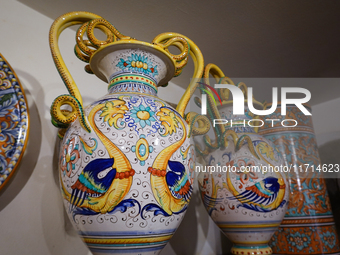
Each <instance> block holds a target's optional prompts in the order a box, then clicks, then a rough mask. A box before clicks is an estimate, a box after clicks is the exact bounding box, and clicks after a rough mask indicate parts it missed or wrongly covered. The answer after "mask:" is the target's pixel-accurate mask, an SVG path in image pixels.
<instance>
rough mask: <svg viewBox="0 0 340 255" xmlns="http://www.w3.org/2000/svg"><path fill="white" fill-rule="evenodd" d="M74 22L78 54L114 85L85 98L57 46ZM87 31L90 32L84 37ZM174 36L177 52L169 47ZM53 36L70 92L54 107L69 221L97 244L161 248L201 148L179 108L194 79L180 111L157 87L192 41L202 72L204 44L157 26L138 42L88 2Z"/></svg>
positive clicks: (145, 250) (116, 249)
mask: <svg viewBox="0 0 340 255" xmlns="http://www.w3.org/2000/svg"><path fill="white" fill-rule="evenodd" d="M84 21H86V22H85V23H84V24H82V23H81V22H84ZM76 23H80V24H82V25H81V27H80V28H79V30H78V32H77V45H76V47H75V51H76V54H77V56H78V58H80V59H81V60H83V61H84V62H89V65H87V66H86V70H87V71H88V72H93V73H95V74H96V75H97V76H98V77H99V78H100V79H102V80H104V81H106V82H108V90H109V93H108V94H107V95H106V96H104V97H102V98H100V99H98V100H96V101H95V102H93V103H92V104H90V105H89V106H87V107H83V105H82V100H81V96H80V93H79V91H78V89H77V86H76V85H75V84H74V82H73V79H72V77H71V76H70V74H69V73H68V71H67V69H66V67H65V65H64V63H63V60H62V58H61V56H60V53H59V49H58V47H57V40H58V36H59V34H60V32H61V31H62V29H64V28H66V27H67V26H68V25H73V24H76ZM95 27H97V28H99V29H101V30H102V31H104V32H105V33H106V35H107V37H108V39H107V41H99V40H97V39H96V38H95V37H94V36H93V29H94V28H95ZM84 31H86V33H87V37H88V38H89V40H90V41H86V40H84V39H83V35H84V33H85V32H84ZM173 44H174V45H175V46H176V47H179V48H180V50H181V54H179V55H173V54H171V53H169V51H168V47H169V46H171V45H173ZM50 45H51V49H52V56H53V58H54V61H55V63H56V66H57V69H58V71H59V73H60V74H61V76H62V78H63V80H64V82H65V84H66V86H67V88H68V90H69V92H70V94H69V95H61V96H59V97H57V98H56V99H55V101H54V102H53V104H52V107H51V115H52V123H53V124H54V125H56V126H57V127H60V128H63V129H62V131H61V132H59V136H60V137H63V141H62V144H61V148H60V155H59V175H60V186H61V191H62V195H63V198H64V205H65V208H66V211H67V214H68V216H69V218H70V220H71V222H72V224H73V225H74V227H75V228H76V229H77V230H78V233H79V235H80V236H81V237H82V239H83V240H84V242H85V243H86V244H87V245H88V247H89V248H90V250H91V251H92V253H93V254H96V255H98V254H140V255H142V254H143V255H147V254H158V253H159V252H160V251H161V249H162V248H163V247H164V246H165V245H166V243H167V242H168V241H169V239H170V238H171V236H172V235H173V234H174V232H175V230H176V229H177V227H178V226H179V224H180V222H181V220H182V218H183V216H184V214H185V212H186V209H187V207H188V203H189V201H190V198H191V195H192V189H193V179H194V171H193V169H194V161H195V155H194V147H193V146H192V143H191V138H190V135H191V131H192V130H191V129H190V126H189V125H188V123H187V122H186V120H185V119H184V118H183V116H184V110H185V108H186V104H187V101H188V100H189V98H190V96H191V93H192V92H191V91H190V89H192V88H189V89H188V90H187V92H186V93H185V94H184V95H183V97H182V100H181V101H180V103H179V107H178V111H176V110H175V109H174V108H172V107H171V106H170V105H169V104H167V103H166V102H164V101H163V100H161V99H160V98H158V97H157V90H158V86H164V85H167V83H168V81H169V80H170V79H171V78H172V77H173V76H175V75H179V74H180V73H181V70H182V68H183V67H184V66H185V64H186V61H187V56H188V53H189V48H191V49H192V54H193V55H194V56H195V63H196V64H197V62H196V60H199V61H201V62H202V63H198V66H197V68H196V71H197V72H198V74H197V75H199V76H200V75H201V71H200V70H203V67H201V66H202V65H203V60H202V57H201V54H200V52H199V50H198V48H197V47H196V46H195V44H194V43H193V42H192V41H190V39H188V38H186V39H184V37H183V36H180V35H178V34H174V33H171V34H161V35H159V36H158V37H156V38H155V39H154V41H153V43H152V44H150V43H146V42H140V41H137V40H136V39H133V38H130V37H127V36H124V35H122V34H121V33H119V32H118V31H117V30H116V29H115V28H114V27H113V26H112V25H111V24H110V23H108V22H107V21H106V20H104V19H102V18H101V17H99V16H97V15H95V14H91V13H86V12H79V13H69V14H65V15H63V16H61V17H60V18H58V19H57V20H56V21H55V22H54V24H53V25H52V28H51V33H50ZM189 45H190V47H189ZM88 46H90V47H88ZM94 46H95V47H94ZM93 47H94V48H96V49H95V50H94V49H93ZM64 105H68V106H71V108H72V111H70V110H67V109H64V108H62V106H64ZM195 118H196V119H198V116H196V117H195ZM188 122H189V123H190V121H189V120H188ZM190 125H191V124H190ZM191 127H192V125H191Z"/></svg>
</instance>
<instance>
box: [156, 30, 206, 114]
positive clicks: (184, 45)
mask: <svg viewBox="0 0 340 255" xmlns="http://www.w3.org/2000/svg"><path fill="white" fill-rule="evenodd" d="M183 40H184V41H183ZM152 42H153V43H154V44H157V45H159V46H161V47H163V48H165V49H166V50H167V48H168V47H169V46H171V45H172V46H175V47H177V48H178V49H180V50H181V53H180V54H179V55H173V56H176V57H178V59H175V60H176V73H175V76H178V75H179V74H180V73H181V72H182V69H183V67H184V66H185V64H186V63H187V61H188V56H187V55H188V52H189V54H190V56H191V58H192V60H193V62H194V65H195V71H194V75H193V79H191V82H190V84H189V86H188V88H187V89H186V91H185V92H184V94H183V96H182V98H181V99H180V101H179V103H178V105H177V108H176V110H177V111H178V113H179V114H180V115H181V116H182V117H184V112H185V109H186V107H187V105H188V103H189V100H190V98H191V96H192V95H193V93H194V91H195V89H196V88H197V86H198V83H197V82H198V81H199V80H200V79H201V77H202V75H203V69H204V60H203V55H202V52H201V50H200V49H199V48H198V47H197V45H196V44H195V43H194V42H193V41H192V40H190V39H189V38H188V37H186V36H184V35H181V34H178V33H163V34H160V35H158V36H156V37H155V38H154V39H153V41H152ZM167 51H168V50H167ZM168 52H169V51H168Z"/></svg>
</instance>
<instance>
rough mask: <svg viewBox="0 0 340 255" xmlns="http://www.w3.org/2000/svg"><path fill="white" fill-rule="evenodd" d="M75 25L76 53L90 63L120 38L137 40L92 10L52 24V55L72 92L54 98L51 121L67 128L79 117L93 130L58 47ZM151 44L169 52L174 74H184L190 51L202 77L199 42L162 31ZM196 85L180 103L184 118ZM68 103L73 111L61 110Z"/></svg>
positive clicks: (88, 69) (58, 19)
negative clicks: (175, 50) (175, 51)
mask: <svg viewBox="0 0 340 255" xmlns="http://www.w3.org/2000/svg"><path fill="white" fill-rule="evenodd" d="M73 25H80V27H79V29H78V31H77V34H76V46H75V50H74V51H75V54H76V56H77V57H78V58H79V59H80V60H82V61H84V62H87V63H88V62H89V61H90V58H91V56H92V55H93V54H94V53H95V52H96V51H97V50H98V49H99V48H101V47H103V46H105V45H107V44H110V43H113V42H115V41H118V40H126V41H128V40H135V39H133V38H131V37H128V36H125V35H123V34H121V33H120V32H119V31H118V30H117V29H116V28H115V27H114V26H113V25H111V24H110V23H109V22H108V21H107V20H105V19H103V18H102V17H101V16H98V15H96V14H93V13H90V12H70V13H66V14H64V15H62V16H60V17H59V18H57V19H56V20H55V21H54V23H53V24H52V26H51V29H50V34H49V40H50V48H51V53H52V57H53V60H54V63H55V65H56V68H57V69H58V72H59V74H60V76H61V78H62V80H63V81H64V83H65V86H66V87H67V89H68V92H69V95H62V96H59V97H57V98H56V99H55V100H54V102H53V104H52V107H51V115H52V123H53V124H54V125H55V126H57V127H60V128H67V127H68V125H69V124H70V123H72V122H73V121H74V120H75V119H76V118H77V117H78V119H79V121H80V124H81V126H82V127H83V128H84V129H85V130H87V131H88V132H91V128H90V126H89V124H88V123H87V121H86V119H85V117H84V112H83V102H82V97H81V95H80V92H79V90H78V88H77V85H76V84H75V82H74V80H73V78H72V76H71V74H70V72H69V70H68V69H67V67H66V65H65V63H64V60H63V58H62V56H61V53H60V50H59V46H58V39H59V35H60V34H61V32H62V31H63V30H64V29H66V28H68V27H70V26H73ZM95 28H97V29H99V30H101V31H102V32H103V33H104V34H105V35H106V39H105V40H99V39H97V38H96V36H95V35H94V29H95ZM85 35H86V37H85ZM84 37H85V38H84ZM152 43H153V44H154V45H155V46H156V47H159V48H161V49H163V50H165V51H166V52H167V53H168V56H169V57H170V58H172V59H173V61H174V64H175V73H174V76H178V75H180V74H181V72H182V70H183V68H184V66H185V65H186V64H187V62H188V57H189V54H190V55H191V57H192V59H193V61H194V64H195V72H194V76H193V77H194V78H197V79H200V78H201V77H202V74H203V68H204V61H203V55H202V53H201V51H200V50H199V48H198V47H197V46H196V44H195V43H194V42H192V41H191V40H190V39H189V38H187V37H186V36H184V35H181V34H178V33H162V34H160V35H158V36H156V37H155V38H154V40H153V41H152ZM170 46H175V47H177V48H178V49H179V50H180V53H179V54H172V53H170V51H169V47H170ZM85 71H87V72H88V73H92V70H91V68H90V66H89V65H86V66H85ZM197 85H198V84H197V82H196V81H195V79H192V81H191V83H190V84H189V87H188V88H187V90H186V91H185V93H184V95H183V96H182V98H181V100H180V102H179V104H178V106H177V111H178V112H179V113H180V115H181V116H182V117H184V111H185V108H186V106H187V104H188V102H189V100H190V97H191V96H192V94H193V92H194V90H195V89H196V87H197ZM65 104H66V105H69V106H71V108H72V111H68V110H63V109H61V107H62V106H63V105H65Z"/></svg>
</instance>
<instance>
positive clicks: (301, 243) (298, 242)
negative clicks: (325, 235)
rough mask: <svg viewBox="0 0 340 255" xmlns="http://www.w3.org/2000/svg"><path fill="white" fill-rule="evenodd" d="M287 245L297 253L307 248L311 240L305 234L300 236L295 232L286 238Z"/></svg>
mask: <svg viewBox="0 0 340 255" xmlns="http://www.w3.org/2000/svg"><path fill="white" fill-rule="evenodd" d="M287 240H288V243H289V244H290V245H292V246H294V247H296V249H298V250H299V251H301V250H302V249H304V248H307V247H308V246H309V244H310V242H311V238H310V236H309V235H307V234H304V233H303V234H301V233H299V232H296V233H294V234H290V235H289V236H287Z"/></svg>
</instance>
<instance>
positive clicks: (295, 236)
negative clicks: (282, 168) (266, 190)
mask: <svg viewBox="0 0 340 255" xmlns="http://www.w3.org/2000/svg"><path fill="white" fill-rule="evenodd" d="M305 107H307V108H308V110H309V111H310V112H311V109H310V107H309V106H307V105H305ZM280 113H281V106H280V105H279V106H278V108H277V109H276V111H275V112H274V113H272V114H271V115H268V116H266V118H265V119H277V120H278V121H276V122H274V123H273V122H271V121H264V123H265V125H264V126H263V127H261V129H260V134H262V135H263V136H264V137H266V138H267V139H268V140H270V141H272V142H273V143H274V144H275V146H276V148H278V149H279V151H280V152H281V154H282V155H283V158H284V160H285V164H286V165H287V166H295V167H296V169H295V170H293V169H292V170H291V171H290V172H289V173H290V174H289V183H290V195H289V197H290V203H289V206H288V210H287V213H286V215H285V218H284V220H283V222H282V224H281V226H280V228H279V230H278V231H277V232H276V233H275V235H274V236H273V238H272V240H271V243H270V245H271V247H272V248H273V251H274V253H277V254H339V252H340V247H339V241H338V235H337V233H336V228H335V223H334V219H333V214H332V209H331V205H330V201H329V197H328V194H327V188H326V184H325V181H324V179H323V178H322V172H323V171H324V168H323V167H322V166H323V165H321V162H320V158H319V154H318V147H317V144H316V138H315V135H314V131H313V123H312V117H311V116H307V115H304V114H303V113H302V112H301V111H300V109H299V108H297V107H296V106H294V105H292V106H287V114H286V115H285V116H282V115H280ZM283 120H285V125H286V127H284V126H282V125H281V122H282V121H283ZM325 163H326V162H325ZM326 167H327V169H330V168H329V166H326ZM318 168H319V170H317V169H318ZM320 168H321V171H320Z"/></svg>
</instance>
